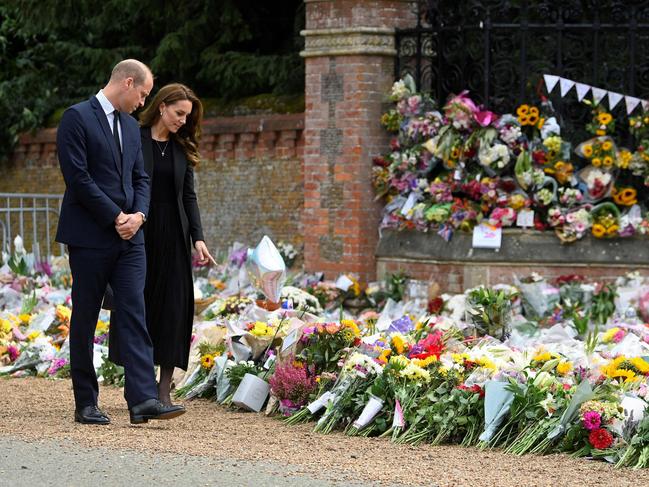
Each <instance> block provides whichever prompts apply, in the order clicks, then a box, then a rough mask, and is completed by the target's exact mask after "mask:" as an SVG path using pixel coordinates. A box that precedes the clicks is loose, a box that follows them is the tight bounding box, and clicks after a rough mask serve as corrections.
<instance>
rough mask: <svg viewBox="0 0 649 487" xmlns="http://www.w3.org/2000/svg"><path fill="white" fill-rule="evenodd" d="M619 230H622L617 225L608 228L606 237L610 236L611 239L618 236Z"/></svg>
mask: <svg viewBox="0 0 649 487" xmlns="http://www.w3.org/2000/svg"><path fill="white" fill-rule="evenodd" d="M619 229H620V227H618V226H617V225H611V226H610V227H608V228H607V229H606V235H608V236H609V237H612V236H614V235H615V234H617V232H618V230H619Z"/></svg>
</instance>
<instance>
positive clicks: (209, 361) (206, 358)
mask: <svg viewBox="0 0 649 487" xmlns="http://www.w3.org/2000/svg"><path fill="white" fill-rule="evenodd" d="M213 365H214V357H213V356H212V355H209V354H207V355H203V356H202V357H201V366H202V367H203V368H204V369H211V368H212V366H213Z"/></svg>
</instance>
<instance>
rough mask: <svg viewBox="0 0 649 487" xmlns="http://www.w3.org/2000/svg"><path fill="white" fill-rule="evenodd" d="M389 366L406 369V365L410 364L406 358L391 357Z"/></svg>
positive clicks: (399, 356) (401, 356)
mask: <svg viewBox="0 0 649 487" xmlns="http://www.w3.org/2000/svg"><path fill="white" fill-rule="evenodd" d="M389 363H390V364H391V365H399V366H401V367H407V366H408V364H409V363H410V360H408V357H404V356H403V355H392V356H391V357H390V362H389Z"/></svg>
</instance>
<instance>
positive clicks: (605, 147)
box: [602, 140, 613, 150]
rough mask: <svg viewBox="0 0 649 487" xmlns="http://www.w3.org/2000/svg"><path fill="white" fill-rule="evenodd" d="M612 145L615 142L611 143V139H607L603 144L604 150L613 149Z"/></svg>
mask: <svg viewBox="0 0 649 487" xmlns="http://www.w3.org/2000/svg"><path fill="white" fill-rule="evenodd" d="M611 147H613V144H612V143H611V141H610V140H606V141H604V143H603V144H602V150H611Z"/></svg>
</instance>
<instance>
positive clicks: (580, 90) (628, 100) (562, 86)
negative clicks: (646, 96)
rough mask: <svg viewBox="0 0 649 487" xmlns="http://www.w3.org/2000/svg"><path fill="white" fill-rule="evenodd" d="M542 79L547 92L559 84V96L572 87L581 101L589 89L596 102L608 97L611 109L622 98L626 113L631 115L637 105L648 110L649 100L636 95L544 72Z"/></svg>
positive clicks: (566, 92) (562, 96)
mask: <svg viewBox="0 0 649 487" xmlns="http://www.w3.org/2000/svg"><path fill="white" fill-rule="evenodd" d="M543 80H544V81H545V87H546V89H547V90H548V93H552V91H553V90H554V89H555V88H556V86H557V85H559V91H560V92H561V98H564V97H565V96H566V95H567V94H568V93H569V92H570V91H571V90H572V89H573V88H575V91H576V93H577V100H579V101H582V100H583V99H584V97H585V96H586V95H587V94H588V92H589V91H590V92H591V93H592V95H593V100H594V101H595V102H596V103H602V102H603V101H604V99H606V98H608V108H609V109H610V110H613V109H614V108H615V107H616V106H617V105H619V103H620V102H621V101H622V100H624V104H625V107H626V113H627V115H631V114H632V113H633V112H634V111H635V109H636V108H638V106H642V109H643V110H645V111H649V100H643V99H641V98H638V97H636V96H631V95H623V94H622V93H617V92H615V91H609V90H605V89H603V88H598V87H596V86H591V85H588V84H586V83H579V82H577V81H573V80H571V79H568V78H563V77H561V76H557V75H554V74H544V75H543Z"/></svg>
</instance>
